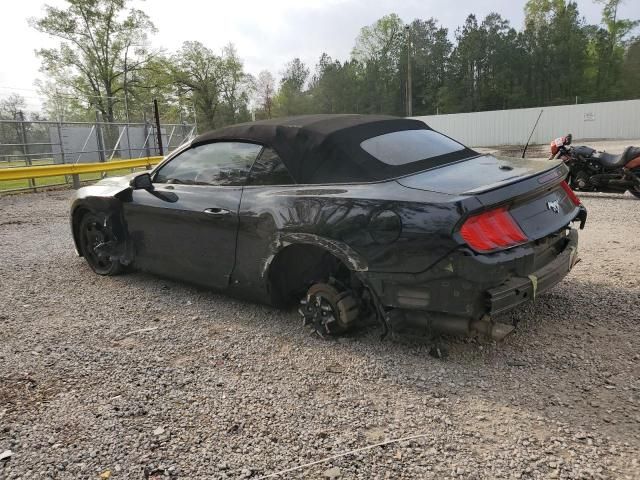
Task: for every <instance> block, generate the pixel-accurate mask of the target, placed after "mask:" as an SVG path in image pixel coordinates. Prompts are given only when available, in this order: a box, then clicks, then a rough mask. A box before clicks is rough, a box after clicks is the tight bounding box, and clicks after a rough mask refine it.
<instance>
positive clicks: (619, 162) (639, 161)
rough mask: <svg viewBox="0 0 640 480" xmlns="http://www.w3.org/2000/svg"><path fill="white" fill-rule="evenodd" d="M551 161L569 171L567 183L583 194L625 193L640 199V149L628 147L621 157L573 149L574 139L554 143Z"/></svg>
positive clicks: (558, 140) (590, 149)
mask: <svg viewBox="0 0 640 480" xmlns="http://www.w3.org/2000/svg"><path fill="white" fill-rule="evenodd" d="M549 158H550V159H561V160H563V161H564V162H565V164H566V165H567V166H568V167H569V176H568V177H567V183H568V184H569V185H570V186H571V188H572V189H573V190H577V191H581V192H606V193H625V192H626V191H629V193H631V194H632V195H634V196H635V197H637V198H640V147H627V148H625V149H624V151H623V152H622V153H621V154H620V155H614V154H611V153H607V152H599V151H597V150H595V149H594V148H591V147H587V146H584V145H583V146H579V147H573V146H571V135H570V134H569V135H567V136H566V137H560V138H559V139H556V140H554V141H553V142H551V157H549Z"/></svg>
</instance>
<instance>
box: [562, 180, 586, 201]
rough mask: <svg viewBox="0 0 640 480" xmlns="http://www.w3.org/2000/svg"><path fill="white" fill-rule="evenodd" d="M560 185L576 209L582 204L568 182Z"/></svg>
mask: <svg viewBox="0 0 640 480" xmlns="http://www.w3.org/2000/svg"><path fill="white" fill-rule="evenodd" d="M560 185H562V189H563V190H564V191H565V193H566V194H567V196H568V197H569V198H570V199H571V201H572V202H573V204H574V205H575V206H576V207H577V206H578V205H580V204H581V203H582V202H581V201H580V199H579V198H578V196H577V195H576V194H575V192H574V191H573V190H571V187H570V186H569V184H568V183H567V182H565V181H563V182H562V183H561V184H560Z"/></svg>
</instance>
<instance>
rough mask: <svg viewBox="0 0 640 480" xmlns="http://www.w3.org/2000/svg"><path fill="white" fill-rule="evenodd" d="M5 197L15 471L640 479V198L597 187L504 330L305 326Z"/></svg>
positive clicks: (3, 408) (6, 377) (2, 348)
mask: <svg viewBox="0 0 640 480" xmlns="http://www.w3.org/2000/svg"><path fill="white" fill-rule="evenodd" d="M70 195H71V193H70V192H66V191H58V192H49V193H39V194H26V195H20V196H10V197H0V308H1V310H0V458H2V456H3V452H6V451H10V452H11V454H10V456H9V453H5V456H7V457H8V458H5V459H4V460H0V478H2V479H4V478H7V479H9V478H11V479H17V478H22V479H33V478H37V479H40V478H69V479H77V478H100V476H101V475H102V478H109V476H111V477H112V478H132V479H139V478H156V479H159V478H170V477H171V478H186V479H216V478H249V477H251V478H260V477H261V476H264V475H268V474H271V473H274V472H278V471H280V470H284V469H288V468H292V467H295V466H298V465H301V464H305V463H310V462H314V461H316V460H321V459H323V458H327V457H330V456H332V455H336V454H339V453H341V452H347V451H350V450H353V449H357V448H360V447H365V446H367V445H373V444H376V443H380V442H384V441H386V440H392V439H400V438H403V437H407V436H413V435H422V436H421V437H419V438H416V439H413V440H406V441H401V442H396V443H391V444H388V445H386V446H381V447H375V448H372V449H369V450H365V451H361V452H358V453H356V454H353V455H348V456H344V457H340V458H338V459H335V460H332V461H329V462H325V463H321V464H317V465H314V466H312V467H308V468H304V469H300V470H295V471H293V472H290V473H287V474H283V475H282V476H281V477H279V478H337V477H340V478H367V479H368V478H393V479H395V478H412V479H413V478H434V479H441V478H465V479H474V478H487V479H493V478H525V479H529V478H536V479H543V478H544V479H547V478H585V479H591V478H615V479H620V478H628V479H633V478H635V479H637V478H640V401H639V400H640V348H639V347H640V275H639V272H640V268H639V267H640V216H639V215H638V212H639V211H640V201H639V200H636V199H634V198H633V197H631V196H629V195H626V196H624V197H620V196H607V195H583V196H582V197H583V200H584V203H585V204H586V205H587V207H588V209H589V221H588V222H587V229H586V230H585V231H584V232H583V233H581V257H582V262H581V263H579V264H578V265H577V266H576V268H575V269H574V271H573V272H572V273H571V274H570V276H569V277H567V279H565V280H564V281H563V282H562V283H561V284H559V285H558V286H557V287H555V288H554V289H553V290H552V291H551V292H549V293H547V294H545V295H542V296H541V297H540V298H538V299H537V301H536V303H535V304H533V305H529V306H527V307H525V308H523V309H521V310H519V311H518V312H517V313H514V314H512V316H513V317H514V318H516V319H518V320H520V323H519V326H518V329H517V330H516V332H515V333H514V334H513V335H511V336H509V337H508V338H507V339H506V340H505V341H503V342H501V343H499V344H495V343H492V342H489V341H477V340H473V341H471V340H462V339H447V340H445V344H446V346H447V348H448V350H449V357H448V358H446V359H444V360H438V359H435V358H432V357H431V356H429V355H428V346H427V345H417V344H410V343H408V342H397V341H395V342H394V341H388V340H386V341H383V342H381V341H380V340H379V332H376V331H370V332H359V333H354V334H352V335H351V336H349V337H348V338H344V339H341V340H340V341H331V342H326V341H321V340H319V339H316V338H315V337H311V336H309V334H308V333H307V332H306V330H305V329H303V327H302V326H301V325H300V322H299V320H298V318H297V316H296V314H295V312H293V311H292V312H282V311H278V310H273V309H270V308H268V307H265V306H261V305H255V304H250V303H245V302H241V301H238V300H234V299H231V298H228V297H226V296H224V295H219V294H215V293H211V292H207V291H202V290H198V289H196V288H193V287H190V286H188V285H183V284H178V283H175V282H171V281H167V280H163V279H160V278H156V277H153V276H150V275H146V274H140V273H134V274H129V275H124V276H119V277H111V278H102V277H98V276H96V275H94V274H93V273H92V272H90V270H89V268H88V267H87V266H86V265H85V263H84V261H83V260H82V259H79V258H77V257H76V256H75V254H74V252H73V248H72V244H71V238H70V234H69V228H68V222H67V209H68V202H69V198H70Z"/></svg>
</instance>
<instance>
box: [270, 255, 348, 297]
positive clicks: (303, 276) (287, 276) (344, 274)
mask: <svg viewBox="0 0 640 480" xmlns="http://www.w3.org/2000/svg"><path fill="white" fill-rule="evenodd" d="M330 279H334V281H336V282H339V283H341V284H343V285H345V286H347V287H352V286H353V285H354V282H357V281H358V280H357V278H356V276H355V275H354V274H353V272H352V271H351V270H350V269H349V268H348V267H347V266H346V265H345V263H344V262H342V261H341V260H340V259H339V258H338V257H336V256H335V255H334V254H332V253H331V252H329V251H327V250H325V249H324V248H321V247H318V246H315V245H310V244H295V245H289V246H288V247H286V248H284V249H283V250H281V251H280V252H279V253H278V254H277V255H276V257H275V258H274V259H273V261H272V262H271V265H270V267H269V290H270V294H271V299H272V301H273V303H275V304H278V305H283V306H284V305H290V304H293V303H294V302H296V301H297V300H299V299H300V298H301V297H302V296H303V295H304V294H305V293H306V292H307V290H308V289H309V287H310V286H311V285H313V284H315V283H324V282H328V281H329V280H330Z"/></svg>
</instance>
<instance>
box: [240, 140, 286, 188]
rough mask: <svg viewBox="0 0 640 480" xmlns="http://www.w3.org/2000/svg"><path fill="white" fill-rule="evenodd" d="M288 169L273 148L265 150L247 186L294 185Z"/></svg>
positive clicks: (256, 163) (255, 164)
mask: <svg viewBox="0 0 640 480" xmlns="http://www.w3.org/2000/svg"><path fill="white" fill-rule="evenodd" d="M295 183H296V182H294V181H293V178H291V175H289V171H288V170H287V167H285V165H284V163H283V162H282V159H281V158H280V156H279V155H278V154H277V153H276V151H275V150H273V149H272V148H265V149H264V150H263V151H262V154H261V155H260V156H259V157H258V159H257V160H256V162H255V163H254V164H253V167H252V168H251V173H250V174H249V179H248V180H247V185H294V184H295Z"/></svg>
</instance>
